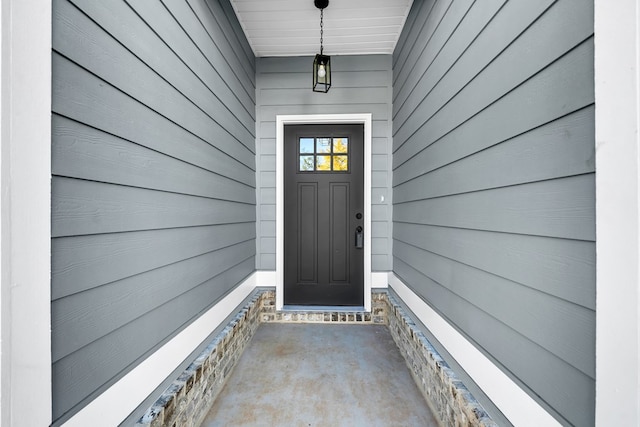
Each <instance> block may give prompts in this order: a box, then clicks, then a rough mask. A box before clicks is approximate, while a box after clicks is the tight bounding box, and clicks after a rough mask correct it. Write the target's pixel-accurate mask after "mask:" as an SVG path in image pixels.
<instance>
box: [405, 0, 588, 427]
mask: <svg viewBox="0 0 640 427" xmlns="http://www.w3.org/2000/svg"><path fill="white" fill-rule="evenodd" d="M393 79H394V80H393V81H394V84H393V89H394V90H393V198H394V206H393V220H394V223H393V255H394V260H393V268H394V271H395V273H396V275H398V276H399V277H400V278H401V279H403V280H404V281H405V282H406V283H407V284H408V285H409V286H410V287H411V288H412V289H413V290H414V292H416V293H417V294H418V295H419V296H420V297H422V298H423V299H424V300H425V301H426V302H427V303H428V304H430V305H431V306H432V307H434V308H435V309H436V310H437V311H438V312H439V313H440V314H441V315H443V316H444V317H445V318H446V319H448V320H449V321H450V322H451V323H452V324H453V325H454V326H455V327H456V328H457V329H458V330H459V331H460V332H462V333H463V334H464V335H466V336H467V337H468V338H469V339H470V340H471V342H473V343H474V344H475V345H476V346H477V347H478V348H480V349H481V350H482V351H484V352H485V353H486V354H487V355H488V356H489V357H490V358H491V359H493V360H494V361H495V363H497V364H498V365H499V366H500V367H501V368H502V369H503V370H504V371H505V372H506V373H507V374H508V375H510V376H511V377H512V378H513V379H514V380H515V381H517V382H518V383H519V384H521V385H522V386H523V387H524V388H525V389H526V391H527V392H528V393H529V394H530V395H531V396H534V398H536V399H537V400H538V401H540V402H541V403H542V404H543V405H544V406H545V407H547V408H548V409H549V410H550V411H551V412H552V413H553V414H554V416H556V417H557V419H558V420H560V421H561V422H562V423H563V424H574V425H581V426H584V425H593V423H594V405H595V400H594V399H595V398H594V381H595V380H594V378H595V362H594V358H595V356H594V355H595V244H594V241H595V190H594V171H595V167H594V145H595V143H594V76H593V2H590V1H584V0H558V1H552V0H544V1H529V0H513V1H509V2H507V1H505V0H487V1H475V2H474V1H472V0H453V1H452V0H437V1H431V0H425V1H416V2H415V3H414V5H413V10H412V12H411V16H410V17H409V19H408V20H407V25H406V26H405V29H404V32H403V34H402V36H401V40H400V42H399V44H398V46H397V47H396V50H395V53H394V55H393Z"/></svg>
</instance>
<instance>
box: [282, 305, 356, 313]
mask: <svg viewBox="0 0 640 427" xmlns="http://www.w3.org/2000/svg"><path fill="white" fill-rule="evenodd" d="M280 311H306V312H312V313H315V312H327V311H332V312H337V313H354V312H367V310H365V308H364V306H362V305H349V306H344V305H285V306H283V307H282V310H280Z"/></svg>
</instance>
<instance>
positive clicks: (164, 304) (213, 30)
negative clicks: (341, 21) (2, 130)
mask: <svg viewBox="0 0 640 427" xmlns="http://www.w3.org/2000/svg"><path fill="white" fill-rule="evenodd" d="M230 7H231V6H230V5H229V4H227V1H226V0H188V1H184V2H156V3H150V2H145V1H129V2H125V1H116V2H109V3H108V4H106V3H101V2H94V1H89V0H55V1H54V10H53V12H54V21H53V53H52V61H53V83H52V85H53V101H52V110H53V111H52V112H53V118H52V170H53V180H52V280H51V286H52V303H51V304H52V352H53V396H54V399H53V416H54V420H55V424H59V423H61V422H63V421H64V420H66V419H68V418H69V417H70V416H71V415H73V414H74V413H75V412H77V411H78V410H79V409H81V408H82V407H83V406H84V405H86V404H87V403H89V402H90V401H91V400H92V399H93V398H94V397H96V396H97V395H98V394H100V393H101V392H102V391H104V390H105V389H106V388H107V387H109V386H110V385H111V384H113V383H114V382H115V381H117V380H118V379H119V378H120V377H122V376H123V375H124V374H126V373H127V372H128V371H130V370H131V369H132V368H133V367H135V366H136V365H137V364H138V363H139V362H141V361H142V360H144V358H145V357H147V356H148V355H149V354H150V353H151V352H153V351H154V350H155V349H157V348H158V347H159V346H161V345H162V344H163V343H165V342H166V341H168V340H169V339H171V338H172V337H173V336H174V335H175V334H177V333H178V332H180V331H181V330H182V329H184V328H185V327H186V326H188V325H189V324H190V323H191V322H192V321H193V320H194V319H196V318H197V317H198V316H199V315H201V314H202V313H203V312H204V311H205V310H207V309H208V308H210V307H212V306H213V305H215V304H216V302H218V301H219V300H220V299H221V298H222V297H223V296H224V295H226V294H227V293H228V292H230V291H231V290H232V289H233V288H234V287H236V286H237V285H238V284H239V283H240V282H241V281H242V280H243V279H245V278H246V277H247V276H248V275H249V274H251V273H252V272H253V271H254V269H255V248H256V243H255V242H256V233H255V221H256V196H255V195H256V186H255V183H256V174H255V170H256V165H255V163H256V160H255V159H256V157H255V129H256V127H255V71H254V70H255V63H254V62H255V59H254V57H253V55H252V54H251V51H250V49H249V50H247V48H248V44H247V42H246V40H244V39H243V37H242V30H241V29H240V26H239V24H238V22H237V21H236V20H235V16H234V15H233V13H232V10H231V9H230Z"/></svg>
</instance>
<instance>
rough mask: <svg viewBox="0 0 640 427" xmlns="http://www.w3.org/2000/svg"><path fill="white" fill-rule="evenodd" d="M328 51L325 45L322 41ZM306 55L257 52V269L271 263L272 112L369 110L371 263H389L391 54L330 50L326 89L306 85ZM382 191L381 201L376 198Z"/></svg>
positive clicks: (382, 267)
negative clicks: (268, 55) (262, 55)
mask: <svg viewBox="0 0 640 427" xmlns="http://www.w3.org/2000/svg"><path fill="white" fill-rule="evenodd" d="M327 49H328V50H327V52H328V53H329V54H330V53H331V52H330V49H329V48H328V47H327ZM312 63H313V58H312V57H296V58H258V59H257V60H256V65H257V76H256V85H257V89H256V93H257V100H256V103H257V117H256V122H257V123H256V128H257V146H256V151H257V159H258V160H257V167H258V173H257V183H258V212H257V216H258V223H257V234H258V254H257V262H256V265H257V268H258V269H259V270H275V268H276V260H275V259H276V222H275V219H276V218H275V217H276V205H275V203H276V188H275V185H276V173H275V170H276V156H275V154H276V115H283V114H347V113H372V115H373V132H372V138H373V141H372V159H371V161H372V169H373V170H372V228H373V229H372V230H371V233H372V234H371V237H372V256H371V258H372V269H373V270H374V271H388V270H390V269H391V205H390V203H391V142H390V141H391V55H365V56H334V57H332V58H331V66H332V86H331V89H330V90H329V92H328V93H326V94H324V93H314V92H312V90H311V67H312ZM381 196H384V202H381V201H380V200H381Z"/></svg>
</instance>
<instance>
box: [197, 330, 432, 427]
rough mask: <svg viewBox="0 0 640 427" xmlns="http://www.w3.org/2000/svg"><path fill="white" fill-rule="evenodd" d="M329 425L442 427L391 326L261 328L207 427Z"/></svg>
mask: <svg viewBox="0 0 640 427" xmlns="http://www.w3.org/2000/svg"><path fill="white" fill-rule="evenodd" d="M327 425H331V426H438V423H437V421H436V420H435V418H434V417H433V415H432V413H431V411H430V410H429V407H428V406H427V404H426V403H425V401H424V399H423V397H422V395H421V394H420V392H419V390H418V388H417V387H416V385H415V383H414V382H413V379H412V378H411V375H410V373H409V370H408V369H407V367H406V365H405V361H404V359H403V358H402V356H401V355H400V352H399V351H398V349H397V347H396V345H395V343H394V342H393V339H392V338H391V334H390V333H389V331H388V329H387V327H386V326H371V325H367V326H365V325H313V324H273V323H272V324H263V325H262V326H260V328H259V329H258V330H257V332H256V334H255V336H254V337H253V340H252V341H251V343H250V344H249V346H248V347H247V349H246V350H245V352H244V354H243V355H242V357H241V359H240V361H239V362H238V365H237V366H236V368H235V371H234V372H233V374H232V375H231V377H230V378H229V381H228V383H227V384H226V386H225V387H224V389H223V390H222V392H221V394H220V395H219V396H218V399H217V400H216V402H215V403H214V406H213V407H212V408H211V411H210V412H209V414H208V415H207V417H206V419H205V421H204V423H203V424H202V426H203V427H214V426H215V427H217V426H304V427H310V426H327Z"/></svg>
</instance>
